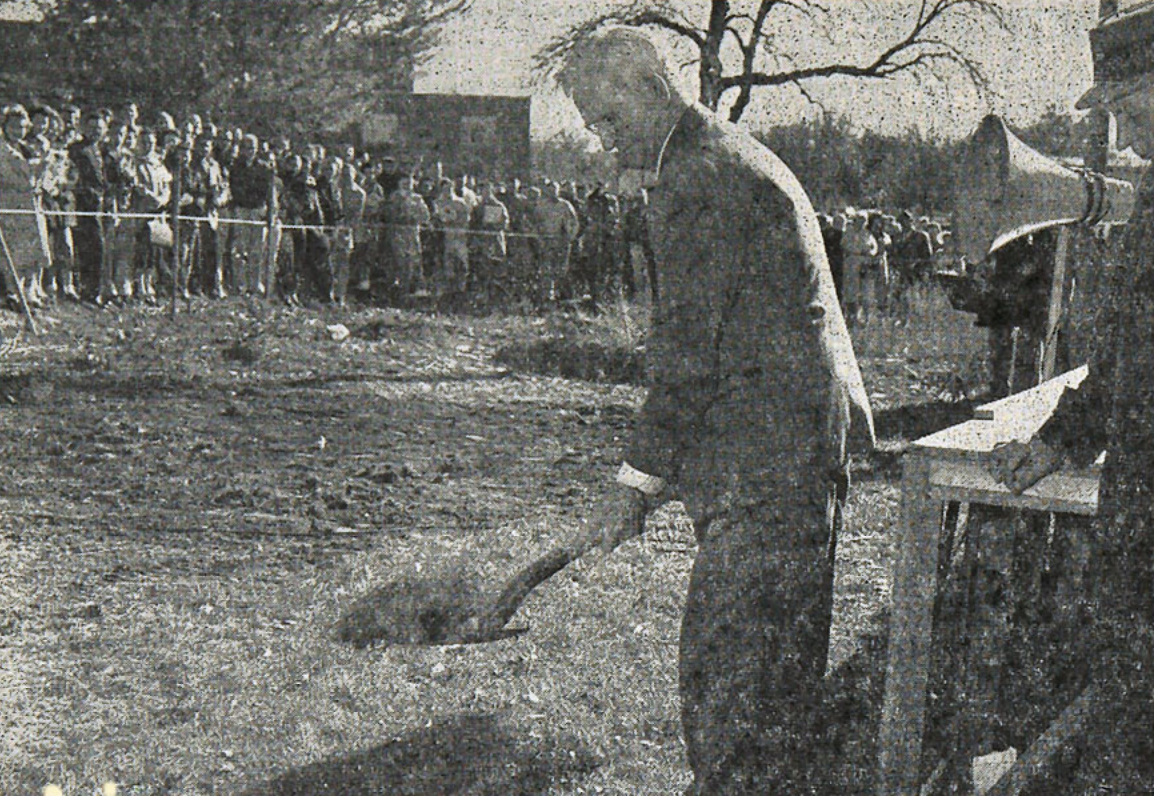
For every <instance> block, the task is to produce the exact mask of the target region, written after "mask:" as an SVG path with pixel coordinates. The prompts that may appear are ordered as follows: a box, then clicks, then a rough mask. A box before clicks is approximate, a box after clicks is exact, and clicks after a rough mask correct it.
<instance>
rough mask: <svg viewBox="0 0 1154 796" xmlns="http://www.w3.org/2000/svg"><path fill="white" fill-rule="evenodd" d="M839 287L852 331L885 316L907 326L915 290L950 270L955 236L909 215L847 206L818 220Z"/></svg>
mask: <svg viewBox="0 0 1154 796" xmlns="http://www.w3.org/2000/svg"><path fill="white" fill-rule="evenodd" d="M818 221H819V222H820V224H821V229H822V237H823V238H824V239H825V246H826V253H827V255H828V256H829V264H830V270H831V271H832V273H833V280H834V286H835V287H836V289H837V293H838V297H839V299H840V300H841V305H842V310H843V312H844V313H845V318H846V323H847V324H849V326H850V327H851V328H852V327H854V326H856V325H857V324H859V323H862V322H864V321H868V320H869V319H870V318H871V317H876V316H879V315H892V316H893V317H894V318H895V320H896V321H897V322H899V323H900V322H902V321H903V319H904V318H906V317H907V316H908V314H909V299H910V289H911V288H912V287H913V286H914V285H916V284H918V283H921V282H925V281H926V280H927V279H928V278H929V277H930V276H931V275H932V274H933V273H934V272H935V271H939V270H943V269H945V268H946V267H947V263H946V262H945V261H946V260H947V258H948V254H947V252H948V249H947V247H946V241H947V239H948V237H949V234H950V233H949V232H948V231H945V230H943V228H942V225H941V224H940V223H939V222H937V221H934V220H932V219H930V218H929V217H927V216H920V217H919V216H915V215H914V214H913V213H912V212H911V211H909V210H903V211H901V212H900V213H898V214H897V215H891V214H888V213H883V212H880V211H870V210H859V209H855V208H853V207H847V208H845V209H844V210H840V211H838V212H835V213H822V214H819V215H818Z"/></svg>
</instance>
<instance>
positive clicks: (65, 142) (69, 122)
mask: <svg viewBox="0 0 1154 796" xmlns="http://www.w3.org/2000/svg"><path fill="white" fill-rule="evenodd" d="M61 113H62V114H63V116H64V129H63V130H61V131H60V145H61V146H62V147H63V148H64V149H67V148H68V147H69V146H71V145H72V144H74V143H75V142H77V141H79V140H80V139H82V138H84V134H83V133H82V132H81V131H80V121H81V116H82V114H81V112H80V108H78V107H77V106H75V105H65V106H64V107H63V108H61Z"/></svg>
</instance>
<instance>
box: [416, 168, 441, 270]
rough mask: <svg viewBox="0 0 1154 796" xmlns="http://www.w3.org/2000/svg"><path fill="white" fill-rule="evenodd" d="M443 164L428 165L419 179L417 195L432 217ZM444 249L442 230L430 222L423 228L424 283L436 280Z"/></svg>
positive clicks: (422, 262)
mask: <svg viewBox="0 0 1154 796" xmlns="http://www.w3.org/2000/svg"><path fill="white" fill-rule="evenodd" d="M440 167H441V164H439V163H437V164H435V166H432V167H426V169H425V171H423V172H422V175H421V177H420V179H418V180H417V189H416V190H417V195H418V196H420V197H421V199H423V200H424V202H425V207H426V208H427V209H428V211H429V215H430V217H432V215H433V204H434V202H435V201H436V199H437V191H438V190H439V188H440V177H438V176H437V174H438V173H439V169H440ZM443 251H444V240H443V239H442V236H441V232H440V230H439V229H437V227H436V225H435V224H431V223H430V224H428V225H427V226H424V227H422V228H421V273H422V274H423V277H422V284H424V285H428V284H429V283H430V281H432V282H434V283H435V281H436V279H437V274H438V273H439V272H440V270H441V262H442V255H443Z"/></svg>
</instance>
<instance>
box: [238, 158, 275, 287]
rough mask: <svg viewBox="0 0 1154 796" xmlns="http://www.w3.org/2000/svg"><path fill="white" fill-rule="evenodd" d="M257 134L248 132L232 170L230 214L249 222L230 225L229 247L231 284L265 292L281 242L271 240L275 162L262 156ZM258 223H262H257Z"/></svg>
mask: <svg viewBox="0 0 1154 796" xmlns="http://www.w3.org/2000/svg"><path fill="white" fill-rule="evenodd" d="M259 149H260V147H259V144H258V142H257V138H256V136H255V135H246V136H244V138H242V139H241V141H240V149H239V150H238V151H237V156H236V160H235V161H233V164H232V169H231V171H230V173H229V189H230V191H229V192H230V193H231V195H232V207H231V210H232V213H231V215H232V216H233V217H234V218H236V219H238V220H241V221H247V222H250V223H247V224H231V225H229V229H228V248H229V252H230V254H231V262H232V287H233V289H234V290H236V291H237V292H240V293H248V292H251V293H255V294H257V295H265V293H266V288H267V287H268V285H267V284H266V282H265V277H264V274H265V271H267V270H268V269H267V266H266V262H267V258H268V257H270V256H271V257H273V258H275V257H276V252H277V249H278V248H279V247H278V245H277V244H278V243H279V241H278V240H276V238H277V237H278V236H277V235H276V234H275V232H274V239H273V240H272V241H270V240H269V239H268V237H269V236H268V220H269V213H270V212H271V213H273V215H274V216H275V213H276V208H275V207H271V206H270V204H269V196H270V193H269V191H270V188H271V186H272V181H273V180H274V179H275V174H274V172H273V167H272V163H271V162H269V161H268V160H264V159H262V158H260V157H259ZM258 224H259V225H258Z"/></svg>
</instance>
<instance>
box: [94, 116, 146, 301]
mask: <svg viewBox="0 0 1154 796" xmlns="http://www.w3.org/2000/svg"><path fill="white" fill-rule="evenodd" d="M114 141H115V143H114V146H113V148H112V150H111V152H110V155H111V158H110V163H109V168H108V172H109V179H110V183H111V189H112V193H113V201H114V204H113V213H114V216H113V218H112V221H111V226H110V227H109V231H110V235H109V236H108V239H107V240H108V243H109V246H108V251H107V253H106V256H105V271H104V274H103V276H102V279H101V285H100V295H99V296H98V297H97V302H98V303H101V302H102V301H115V302H126V301H128V300H129V299H131V298H132V288H133V278H132V277H133V274H132V263H133V258H134V256H135V254H136V236H137V233H138V231H139V224H137V223H136V222H135V221H132V220H130V219H127V218H123V217H122V214H126V213H131V212H132V211H133V204H132V200H133V196H134V194H135V192H136V152H135V149H136V133H134V132H133V128H132V127H131V126H130V125H129V124H128V123H127V122H125V123H123V124H121V125H120V127H118V128H117V130H116V137H115V139H114Z"/></svg>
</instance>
